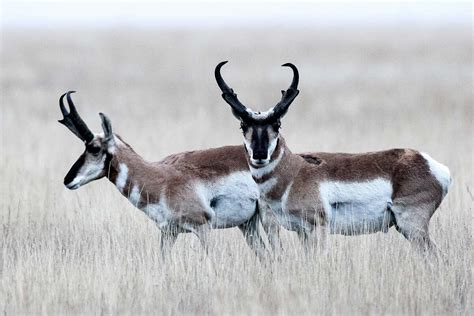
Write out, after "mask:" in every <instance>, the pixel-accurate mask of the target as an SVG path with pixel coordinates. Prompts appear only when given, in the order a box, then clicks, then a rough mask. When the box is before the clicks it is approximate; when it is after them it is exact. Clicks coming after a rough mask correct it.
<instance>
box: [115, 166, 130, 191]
mask: <svg viewBox="0 0 474 316" xmlns="http://www.w3.org/2000/svg"><path fill="white" fill-rule="evenodd" d="M127 179H128V167H127V165H126V164H124V163H123V162H121V163H120V164H119V174H118V176H117V179H116V180H115V185H116V186H117V189H118V190H119V191H120V192H122V193H123V188H124V187H125V184H127Z"/></svg>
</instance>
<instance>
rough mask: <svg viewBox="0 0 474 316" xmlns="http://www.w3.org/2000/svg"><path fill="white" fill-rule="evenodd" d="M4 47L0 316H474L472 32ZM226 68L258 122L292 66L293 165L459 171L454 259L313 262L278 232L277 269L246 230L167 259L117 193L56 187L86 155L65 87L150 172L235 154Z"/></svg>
mask: <svg viewBox="0 0 474 316" xmlns="http://www.w3.org/2000/svg"><path fill="white" fill-rule="evenodd" d="M2 35H3V39H2V61H1V70H2V81H1V89H2V92H1V95H2V112H1V115H2V121H1V124H2V125H1V133H2V138H1V141H2V143H1V169H0V179H1V193H0V194H1V201H0V203H1V211H0V223H1V226H0V230H1V231H0V234H1V237H0V238H1V240H0V243H1V252H0V256H1V257H0V310H1V311H2V313H7V314H16V313H45V314H51V313H59V314H64V313H71V312H72V313H94V314H99V313H107V314H108V313H114V314H115V313H130V312H132V311H135V312H141V313H147V312H148V313H151V312H159V313H162V314H183V313H184V314H190V313H199V314H223V313H224V314H241V313H245V314H260V313H262V314H293V315H296V314H300V313H302V314H353V313H356V314H367V313H369V314H472V313H473V305H472V271H471V264H472V259H473V258H472V211H473V210H472V205H473V190H474V188H473V182H472V176H473V170H472V157H473V156H472V145H473V143H472V135H473V128H472V117H473V116H472V104H473V103H472V101H473V100H472V94H471V88H472V86H471V84H472V73H471V71H472V60H471V52H472V47H471V33H470V29H469V26H466V27H452V28H450V27H446V26H442V27H441V26H440V27H439V28H434V27H432V28H420V27H418V28H408V27H407V28H400V29H378V30H373V29H357V28H355V29H316V30H304V29H302V30H280V31H276V30H248V31H246V30H240V31H237V30H229V31H225V32H224V31H196V32H190V31H189V32H188V31H171V30H168V31H145V30H115V31H100V32H99V31H97V32H95V31H77V30H70V31H62V32H61V31H52V32H51V31H33V32H20V31H12V30H9V31H4V32H3V34H2ZM224 59H229V60H231V63H229V65H228V66H226V68H225V69H224V71H223V73H224V76H225V77H226V79H227V80H228V81H229V82H231V83H232V85H233V87H234V88H235V89H236V91H238V92H239V93H240V96H241V99H242V100H243V101H245V103H247V104H249V105H258V104H261V105H262V106H255V107H256V108H260V109H264V108H266V107H267V106H270V105H272V104H273V103H275V101H276V100H277V99H278V98H279V90H280V89H281V88H285V87H286V86H287V85H288V84H289V80H290V72H289V71H288V70H287V69H281V68H279V67H278V65H280V64H282V63H283V62H287V61H292V62H294V63H295V64H296V65H298V66H299V68H300V70H301V94H300V96H299V97H298V99H297V101H296V102H295V103H294V104H293V105H292V108H291V109H290V111H289V114H288V115H287V117H286V118H285V120H284V122H283V134H284V135H285V136H286V139H287V142H288V144H289V145H290V147H292V148H293V149H294V151H307V150H314V151H369V150H378V149H383V148H390V147H413V148H417V149H420V150H423V151H426V152H429V153H430V154H431V155H432V156H433V157H434V158H436V159H437V160H439V161H441V162H443V163H445V164H446V165H448V166H449V167H450V169H451V171H452V174H453V176H454V185H453V187H452V190H451V192H450V193H449V195H448V197H447V199H446V200H445V201H444V202H443V204H442V205H441V207H440V209H439V210H438V211H437V213H436V214H435V216H434V218H433V220H432V222H431V232H432V235H433V238H434V239H435V240H436V242H437V243H438V245H439V246H440V247H441V248H442V249H443V250H444V251H445V253H446V254H447V256H448V258H449V262H448V263H447V264H444V265H440V266H439V267H436V268H432V269H430V268H428V267H427V266H425V265H423V263H422V262H421V261H420V258H419V257H417V256H415V255H414V253H413V251H412V249H410V247H409V245H408V243H407V242H406V241H405V240H404V239H403V238H402V237H401V235H399V234H398V233H396V232H395V231H394V230H393V229H392V230H391V231H390V232H389V233H388V234H374V235H368V236H361V237H342V236H332V237H331V238H330V251H329V253H328V254H327V255H325V256H319V257H314V258H305V256H304V255H303V252H302V249H301V248H300V246H299V245H298V242H297V240H296V238H295V236H294V234H293V233H290V232H285V234H284V244H285V249H286V250H285V253H284V255H283V258H282V261H281V262H278V263H275V264H272V265H269V266H264V265H261V264H259V262H258V261H257V260H256V259H255V258H254V257H253V256H252V254H251V253H250V251H249V250H248V249H247V247H246V245H245V243H244V240H243V238H242V236H241V235H240V233H239V232H238V231H237V230H235V229H231V230H222V231H216V232H214V233H213V235H212V240H213V246H212V248H211V252H210V255H209V256H208V257H204V256H203V254H202V251H201V249H200V247H199V243H198V242H197V240H196V238H195V237H194V236H191V235H186V236H184V235H182V236H181V237H180V238H179V240H178V243H177V245H176V247H175V248H174V250H173V254H172V257H171V258H170V260H169V261H167V262H162V261H161V259H160V256H159V249H158V248H159V247H158V245H159V238H160V237H159V236H160V233H159V230H158V229H157V228H156V227H155V226H154V225H153V224H152V223H151V222H150V221H149V220H148V219H147V218H146V217H145V216H144V215H143V214H142V213H141V212H139V211H138V210H136V209H134V208H133V207H132V206H131V205H129V204H128V202H127V201H126V199H124V198H123V197H121V196H120V194H119V193H118V192H116V191H115V188H114V186H112V185H111V184H109V183H108V182H107V180H101V181H97V182H94V183H92V184H90V185H88V186H86V187H84V188H82V189H80V190H78V191H74V192H71V191H67V190H66V189H65V188H64V187H63V185H62V178H63V176H64V175H65V173H66V171H67V170H68V168H69V166H70V165H71V164H72V162H73V161H74V160H75V158H77V156H79V154H80V153H81V151H82V150H83V149H82V145H81V143H80V142H79V141H78V140H77V139H76V138H75V137H74V136H73V135H72V134H71V133H70V132H69V131H67V130H66V129H65V128H64V127H63V126H61V125H60V124H58V123H56V120H57V119H58V118H60V113H59V109H58V106H57V99H58V97H59V95H60V94H61V93H62V92H64V91H66V90H69V89H77V90H78V94H77V95H76V97H75V100H76V103H77V104H78V107H79V109H80V111H81V113H82V114H83V117H84V118H85V119H86V121H87V122H89V125H90V126H91V127H93V129H94V130H98V128H99V117H98V115H97V113H98V112H99V111H103V112H105V113H107V114H108V115H109V116H110V117H111V119H112V123H113V125H114V127H115V131H117V132H118V133H119V134H121V135H122V136H123V137H124V138H125V140H126V141H128V142H129V143H130V144H132V145H133V146H134V148H135V149H136V150H137V152H139V153H141V154H143V155H144V156H145V157H146V158H148V159H153V160H158V159H160V158H162V157H164V156H165V155H167V154H169V153H174V152H179V151H184V150H189V149H195V148H206V147H215V146H220V145H223V144H237V143H240V142H241V136H240V134H239V131H238V123H237V122H236V121H235V120H234V118H233V117H232V115H231V113H230V111H229V109H228V107H227V105H225V104H224V102H223V101H222V100H221V98H220V93H219V92H218V89H217V88H216V85H215V83H214V79H213V76H212V71H213V67H214V66H215V64H216V63H217V62H218V61H220V60H224ZM263 105H264V106H263Z"/></svg>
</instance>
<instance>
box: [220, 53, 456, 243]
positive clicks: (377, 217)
mask: <svg viewBox="0 0 474 316" xmlns="http://www.w3.org/2000/svg"><path fill="white" fill-rule="evenodd" d="M225 63H226V62H221V63H220V64H218V65H217V67H216V69H215V77H216V80H217V84H218V85H219V88H220V89H221V90H222V97H223V98H224V100H225V101H226V102H227V103H228V104H229V105H230V106H231V108H232V112H233V113H234V115H235V116H236V117H237V119H239V120H240V121H241V128H242V131H243V136H244V147H245V149H246V152H247V160H248V164H249V167H250V170H251V172H252V177H253V179H254V180H255V182H256V183H257V184H258V186H259V188H260V194H261V197H260V198H261V199H263V200H265V201H266V202H267V203H268V204H269V205H270V207H271V209H272V210H273V212H274V213H275V214H276V216H277V218H278V220H279V222H280V224H282V225H283V226H284V227H285V228H286V229H289V230H294V231H296V232H298V235H299V236H300V238H301V239H302V240H303V241H308V237H310V236H311V237H312V238H311V239H314V240H313V241H314V242H316V241H317V240H316V239H317V236H318V235H319V234H315V232H318V231H319V232H320V233H321V235H322V236H325V235H326V232H330V233H339V234H345V235H357V234H364V233H372V232H377V231H387V230H388V229H389V227H391V226H393V225H395V227H396V228H397V230H398V231H399V232H400V233H401V234H403V236H405V238H406V239H408V240H409V241H410V242H411V243H412V244H413V245H415V246H416V247H417V248H418V249H420V250H423V251H427V252H431V251H432V250H436V247H435V244H434V243H433V242H432V241H431V239H430V236H429V232H428V226H429V221H430V218H431V216H432V215H433V213H434V212H435V210H436V209H437V208H438V206H439V205H440V203H441V201H442V199H443V198H444V197H445V195H446V194H447V192H448V188H449V186H450V184H451V176H450V173H449V169H448V168H447V167H446V166H444V165H442V164H440V163H439V162H437V161H435V160H434V159H433V158H431V157H430V156H429V155H428V154H425V153H420V152H418V151H416V150H412V149H391V150H386V151H380V152H370V153H363V154H347V153H311V154H307V155H304V154H302V155H295V154H293V153H292V152H291V151H290V149H289V148H288V147H287V145H286V143H285V140H284V139H283V137H282V136H281V135H280V134H279V128H280V119H281V118H282V117H283V116H284V115H285V113H286V112H287V110H288V107H289V106H290V104H291V103H292V101H293V100H294V99H295V98H296V96H297V95H298V93H299V91H298V81H299V75H298V70H297V68H296V67H295V66H294V65H292V64H284V65H283V66H287V67H290V68H291V69H292V70H293V80H292V83H291V85H290V86H289V88H288V90H286V91H282V94H283V95H282V99H281V101H280V102H279V103H278V104H277V105H276V106H274V107H273V108H271V109H270V110H268V111H266V112H255V111H253V110H251V109H248V108H246V107H245V106H244V105H242V103H241V102H240V101H239V100H238V99H237V95H236V94H235V93H234V91H233V90H232V89H231V88H230V87H229V86H228V85H227V84H226V83H225V82H224V80H223V78H222V76H221V73H220V69H221V67H222V66H223V65H224V64H225ZM306 244H308V243H306Z"/></svg>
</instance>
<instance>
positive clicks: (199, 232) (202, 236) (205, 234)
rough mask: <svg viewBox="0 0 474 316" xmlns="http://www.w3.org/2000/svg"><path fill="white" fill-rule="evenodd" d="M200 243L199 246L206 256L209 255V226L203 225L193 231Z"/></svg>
mask: <svg viewBox="0 0 474 316" xmlns="http://www.w3.org/2000/svg"><path fill="white" fill-rule="evenodd" d="M193 232H194V233H195V234H196V236H197V237H198V238H199V241H200V242H201V246H202V248H203V249H204V252H205V253H206V255H208V254H209V234H210V232H211V226H210V225H209V224H204V225H201V226H199V227H197V228H196V229H195V230H194V231H193Z"/></svg>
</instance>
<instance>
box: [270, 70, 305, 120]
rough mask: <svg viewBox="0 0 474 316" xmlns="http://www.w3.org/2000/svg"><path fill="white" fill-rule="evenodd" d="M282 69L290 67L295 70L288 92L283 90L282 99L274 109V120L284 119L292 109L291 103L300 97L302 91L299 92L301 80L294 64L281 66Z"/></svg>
mask: <svg viewBox="0 0 474 316" xmlns="http://www.w3.org/2000/svg"><path fill="white" fill-rule="evenodd" d="M281 66H282V67H290V68H291V70H293V80H292V81H291V84H290V86H289V87H288V89H287V90H286V91H284V90H282V92H281V93H282V97H281V100H280V102H278V103H277V104H276V105H275V106H274V107H273V113H272V118H276V119H279V118H281V117H283V116H284V115H285V114H286V112H287V111H288V108H289V107H290V105H291V103H292V102H293V100H294V99H295V98H296V97H297V96H298V94H299V93H300V91H299V90H298V83H299V80H300V75H299V73H298V68H296V66H295V65H293V64H292V63H286V64H283V65H281Z"/></svg>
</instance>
